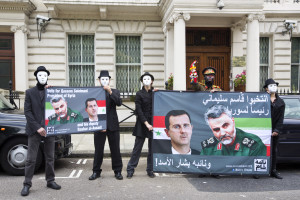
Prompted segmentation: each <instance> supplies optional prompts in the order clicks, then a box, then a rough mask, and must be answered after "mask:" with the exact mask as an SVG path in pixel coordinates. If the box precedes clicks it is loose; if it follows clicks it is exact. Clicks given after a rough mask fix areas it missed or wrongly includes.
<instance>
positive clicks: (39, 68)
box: [34, 66, 50, 76]
mask: <svg viewBox="0 0 300 200" xmlns="http://www.w3.org/2000/svg"><path fill="white" fill-rule="evenodd" d="M38 72H47V74H48V76H49V75H50V72H49V71H48V70H47V69H46V67H44V66H39V67H38V68H37V69H36V70H35V72H34V76H36V75H37V73H38Z"/></svg>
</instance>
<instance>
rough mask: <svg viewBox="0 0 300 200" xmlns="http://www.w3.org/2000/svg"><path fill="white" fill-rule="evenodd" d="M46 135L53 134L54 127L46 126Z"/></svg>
mask: <svg viewBox="0 0 300 200" xmlns="http://www.w3.org/2000/svg"><path fill="white" fill-rule="evenodd" d="M47 133H48V134H54V127H53V126H48V127H47Z"/></svg>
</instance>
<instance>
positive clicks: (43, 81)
mask: <svg viewBox="0 0 300 200" xmlns="http://www.w3.org/2000/svg"><path fill="white" fill-rule="evenodd" d="M36 77H37V80H38V82H39V83H40V84H41V85H45V84H46V83H47V80H48V74H47V72H44V71H40V72H38V73H37V75H36Z"/></svg>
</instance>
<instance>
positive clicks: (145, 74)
mask: <svg viewBox="0 0 300 200" xmlns="http://www.w3.org/2000/svg"><path fill="white" fill-rule="evenodd" d="M144 76H150V77H151V80H152V81H154V76H153V75H152V74H150V73H149V72H145V73H144V74H143V75H142V76H141V78H140V81H141V82H143V77H144Z"/></svg>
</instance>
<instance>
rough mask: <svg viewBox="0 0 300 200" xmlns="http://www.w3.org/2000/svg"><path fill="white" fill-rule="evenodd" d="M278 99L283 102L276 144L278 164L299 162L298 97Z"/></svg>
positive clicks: (299, 125)
mask: <svg viewBox="0 0 300 200" xmlns="http://www.w3.org/2000/svg"><path fill="white" fill-rule="evenodd" d="M280 97H281V98H282V99H283V100H284V102H285V112H284V122H283V131H282V134H281V135H280V137H279V143H278V153H277V158H278V162H279V163H284V162H300V95H283V96H280Z"/></svg>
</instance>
